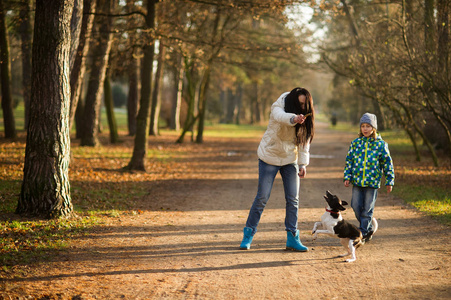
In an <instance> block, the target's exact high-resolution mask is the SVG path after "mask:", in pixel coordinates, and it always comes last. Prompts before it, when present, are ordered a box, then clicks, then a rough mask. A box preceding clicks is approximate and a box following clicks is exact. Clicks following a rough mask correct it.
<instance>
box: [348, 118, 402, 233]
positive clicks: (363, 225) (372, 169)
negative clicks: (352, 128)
mask: <svg viewBox="0 0 451 300" xmlns="http://www.w3.org/2000/svg"><path fill="white" fill-rule="evenodd" d="M382 174H384V176H385V186H386V187H387V193H390V192H391V191H392V189H393V185H394V184H395V173H394V169H393V160H392V158H391V156H390V151H389V150H388V144H387V143H386V142H385V141H383V140H382V138H381V136H380V134H378V133H377V118H376V116H375V115H373V114H370V113H365V114H363V116H362V118H361V119H360V134H359V137H358V138H356V139H355V140H353V141H352V142H351V146H350V147H349V151H348V155H347V156H346V166H345V169H344V179H343V180H344V185H345V187H349V185H350V184H351V183H352V185H353V188H352V199H351V207H352V209H353V210H354V213H355V216H356V218H357V220H358V221H359V222H360V227H359V229H360V231H362V234H363V240H364V242H369V241H370V240H371V236H372V234H373V231H372V224H371V220H372V219H373V212H374V206H375V204H376V198H377V191H378V189H379V188H380V185H381V178H382Z"/></svg>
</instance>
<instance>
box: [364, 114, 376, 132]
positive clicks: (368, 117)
mask: <svg viewBox="0 0 451 300" xmlns="http://www.w3.org/2000/svg"><path fill="white" fill-rule="evenodd" d="M362 123H367V124H370V125H371V126H372V127H373V128H374V129H377V118H376V115H373V114H370V113H364V114H363V116H362V117H361V118H360V126H362Z"/></svg>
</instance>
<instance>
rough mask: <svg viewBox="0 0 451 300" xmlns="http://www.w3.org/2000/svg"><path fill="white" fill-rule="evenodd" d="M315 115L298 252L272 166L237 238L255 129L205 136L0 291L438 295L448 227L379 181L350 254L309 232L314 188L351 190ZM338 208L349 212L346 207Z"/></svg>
mask: <svg viewBox="0 0 451 300" xmlns="http://www.w3.org/2000/svg"><path fill="white" fill-rule="evenodd" d="M318 127H319V128H318V129H317V134H316V137H315V140H314V143H313V145H312V149H311V154H312V158H311V163H310V167H309V168H308V174H307V178H306V179H304V180H302V183H301V196H300V197H301V203H300V212H299V216H300V220H299V221H300V222H299V227H300V230H301V240H302V241H303V243H304V244H305V245H306V246H308V247H309V248H310V251H309V252H307V253H295V252H289V251H284V248H285V242H286V233H285V231H284V225H283V219H284V213H285V210H284V207H285V204H284V196H283V188H282V183H281V180H280V177H279V176H278V177H277V179H276V183H275V186H274V190H273V192H272V196H271V199H270V201H269V203H268V206H267V208H266V209H265V211H264V214H263V217H262V220H261V223H260V225H259V228H258V229H259V232H258V233H257V235H256V236H255V238H254V242H253V244H252V248H251V250H249V251H240V250H238V246H239V243H240V241H241V238H242V228H243V226H244V223H245V221H246V218H247V213H248V210H249V208H250V205H251V203H252V200H253V198H254V196H255V192H256V189H257V160H256V153H255V152H256V147H257V145H258V142H259V140H258V139H253V140H247V139H246V140H238V139H235V140H227V141H224V140H215V139H208V140H207V141H206V143H205V145H204V146H203V147H201V148H199V151H198V152H196V153H195V154H192V155H189V156H188V155H187V156H186V157H185V158H184V163H183V164H185V168H184V170H186V171H184V172H183V173H180V174H178V175H177V176H176V177H175V178H176V179H173V180H166V181H160V182H150V183H149V195H148V196H146V197H145V198H144V199H142V201H141V202H140V206H139V207H137V209H140V210H142V211H143V213H142V214H137V215H130V216H128V215H126V216H121V217H120V218H116V219H112V220H111V223H110V224H108V226H104V227H101V228H97V229H96V230H95V231H94V232H92V234H91V235H90V236H88V237H84V238H80V239H78V240H75V241H73V243H72V245H71V247H70V249H69V250H68V251H67V253H65V254H64V255H62V256H58V257H57V258H54V259H52V260H51V261H48V262H42V263H40V264H39V265H38V266H37V267H35V266H33V267H32V268H29V269H28V270H27V271H26V272H24V274H25V275H23V276H20V275H19V277H17V278H16V279H8V280H6V281H4V282H3V284H2V286H3V288H4V291H3V293H2V292H1V291H0V299H10V298H8V295H9V296H11V295H12V296H11V299H16V298H14V297H13V296H24V295H32V296H34V297H37V296H39V295H40V296H42V295H48V297H47V298H45V299H360V298H368V299H450V298H451V284H450V283H451V280H450V279H451V277H450V266H451V256H450V249H451V248H450V230H449V228H448V227H444V226H440V225H438V224H437V223H436V222H435V221H433V220H431V219H429V218H427V217H424V216H423V215H422V214H420V213H417V212H416V211H415V210H413V209H410V208H406V207H405V206H404V205H403V204H402V202H401V201H399V200H398V199H395V198H394V197H392V196H390V197H387V195H386V194H385V191H383V190H381V191H380V195H379V198H378V202H377V204H376V210H375V216H376V218H378V220H379V226H380V227H379V231H378V232H377V234H376V235H375V237H374V238H373V241H372V242H371V243H369V244H367V245H365V246H364V247H362V248H360V249H358V251H357V261H356V262H354V263H344V262H343V259H342V258H338V257H337V255H338V254H341V253H342V252H343V249H342V248H341V246H340V243H339V240H338V239H334V238H331V237H326V236H320V237H319V238H318V239H317V240H316V241H315V242H313V241H312V237H311V235H310V232H311V229H312V226H313V223H314V222H316V221H318V220H319V219H320V216H321V215H322V214H323V212H324V206H325V202H324V200H323V197H322V196H323V194H324V193H325V191H326V190H330V191H332V192H333V193H336V194H338V195H339V196H341V197H342V198H343V199H350V196H351V188H345V187H344V186H343V184H342V168H343V163H344V157H345V155H346V151H347V148H348V145H349V142H350V141H351V139H352V138H353V136H351V135H349V134H341V133H336V132H330V131H328V130H327V129H325V128H324V126H323V127H321V126H318ZM394 160H395V163H396V157H395V158H394ZM344 218H345V219H348V220H353V221H354V219H355V218H354V216H353V213H352V209H349V210H347V211H345V213H344ZM356 224H357V223H356ZM2 295H3V298H2ZM22 299H27V298H22ZM31 299H33V297H31Z"/></svg>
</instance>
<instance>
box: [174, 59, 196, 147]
mask: <svg viewBox="0 0 451 300" xmlns="http://www.w3.org/2000/svg"><path fill="white" fill-rule="evenodd" d="M184 70H185V76H186V85H187V92H188V109H187V112H186V118H185V122H184V124H183V130H182V133H181V134H180V136H179V138H178V139H177V141H176V143H183V140H184V138H185V134H186V133H187V132H188V131H189V130H190V129H191V128H192V126H193V125H194V123H195V122H196V120H197V117H195V116H194V107H195V102H196V99H195V98H196V80H195V79H194V77H195V74H194V73H195V66H194V63H193V62H191V63H189V59H188V57H185V58H184Z"/></svg>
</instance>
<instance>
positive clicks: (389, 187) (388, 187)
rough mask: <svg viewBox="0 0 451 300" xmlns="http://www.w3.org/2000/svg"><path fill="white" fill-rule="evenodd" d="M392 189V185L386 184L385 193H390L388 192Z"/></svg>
mask: <svg viewBox="0 0 451 300" xmlns="http://www.w3.org/2000/svg"><path fill="white" fill-rule="evenodd" d="M392 190H393V186H392V185H387V194H390V192H391V191H392Z"/></svg>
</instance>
